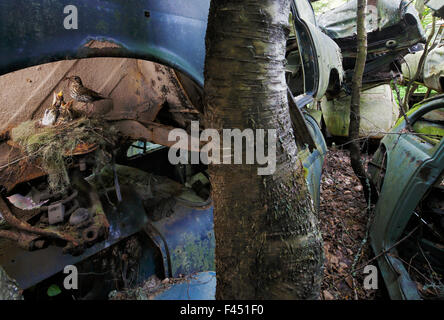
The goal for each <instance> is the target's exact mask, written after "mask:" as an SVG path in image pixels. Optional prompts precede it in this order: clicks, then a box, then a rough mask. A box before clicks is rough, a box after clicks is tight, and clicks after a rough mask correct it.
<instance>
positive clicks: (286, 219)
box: [205, 0, 324, 299]
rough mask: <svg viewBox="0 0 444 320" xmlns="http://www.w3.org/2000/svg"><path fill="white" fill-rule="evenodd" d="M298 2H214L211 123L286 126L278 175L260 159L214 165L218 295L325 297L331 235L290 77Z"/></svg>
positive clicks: (209, 47) (281, 130)
mask: <svg viewBox="0 0 444 320" xmlns="http://www.w3.org/2000/svg"><path fill="white" fill-rule="evenodd" d="M289 4H290V1H289V0H261V1H253V0H246V1H238V0H213V1H211V7H210V13H209V21H208V29H207V36H206V62H205V105H206V107H205V126H206V128H214V129H217V130H221V129H223V128H226V129H234V128H239V129H240V130H244V129H247V128H251V129H253V130H255V129H265V130H267V129H276V130H277V145H276V152H277V164H276V172H275V173H274V174H273V175H268V176H266V175H264V176H260V175H258V173H257V168H258V166H257V165H226V164H219V165H214V164H213V165H210V166H209V173H210V179H211V184H212V188H213V189H212V197H213V200H214V205H215V209H214V210H215V211H214V228H215V235H216V272H217V289H216V298H217V299H317V298H318V297H319V292H320V286H321V282H322V274H323V262H324V261H323V260H324V256H323V247H322V238H321V234H320V231H319V229H318V222H317V219H316V215H315V212H314V208H313V204H312V200H311V198H310V194H309V193H308V190H307V186H306V184H305V179H304V170H303V167H302V163H301V161H300V160H299V159H298V157H297V149H296V143H295V138H294V135H293V131H292V124H291V120H290V114H289V109H288V101H287V87H286V82H285V72H284V61H285V45H286V35H287V34H288V31H289V29H288V18H289V14H290V6H289ZM301 81H303V79H301ZM256 142H257V141H256ZM244 151H245V144H244ZM232 152H233V150H232Z"/></svg>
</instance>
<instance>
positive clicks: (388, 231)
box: [369, 95, 444, 300]
mask: <svg viewBox="0 0 444 320" xmlns="http://www.w3.org/2000/svg"><path fill="white" fill-rule="evenodd" d="M442 108H444V95H440V96H436V97H433V98H431V99H429V100H427V101H425V102H423V103H421V104H420V105H419V106H417V107H416V108H414V109H412V110H410V112H409V113H408V114H407V115H408V119H409V123H410V124H413V123H414V122H415V121H417V120H418V119H419V118H420V117H421V116H423V115H424V114H426V113H427V112H430V111H432V110H436V109H442ZM406 127H407V123H406V121H405V120H404V119H403V118H401V119H400V120H399V121H398V123H397V125H396V126H395V127H394V128H393V129H392V131H391V132H390V134H387V135H386V136H385V137H384V138H383V139H382V140H381V145H380V147H379V149H378V150H377V151H376V153H375V155H374V157H373V159H372V161H370V163H369V171H370V174H371V179H372V181H373V182H374V183H375V185H379V184H381V175H383V176H384V177H383V181H382V188H381V190H380V195H379V199H378V202H377V203H376V207H375V213H374V220H373V223H372V226H371V230H370V237H371V245H372V247H373V250H374V252H375V255H380V254H381V253H383V254H382V255H381V256H380V257H378V263H379V267H380V269H381V272H382V276H383V278H384V281H385V284H386V286H387V289H388V292H389V294H390V297H391V298H392V299H397V300H398V299H407V300H417V299H420V295H419V293H418V289H417V287H416V284H415V283H414V282H413V281H412V279H411V277H410V276H409V274H408V272H407V269H406V267H405V266H404V264H403V262H402V261H401V260H400V259H398V258H396V253H397V248H396V245H395V244H396V243H397V241H399V240H400V238H401V237H402V236H401V235H402V233H403V232H404V230H405V229H406V226H407V223H408V222H409V220H410V218H411V217H412V215H413V212H414V210H415V208H416V207H417V206H418V204H419V203H420V201H421V200H422V199H423V197H424V195H425V194H426V192H427V191H428V190H429V189H430V188H431V186H432V185H433V184H434V183H435V182H436V181H437V180H438V178H442V174H443V170H444V139H442V138H441V141H440V142H439V143H438V144H436V145H433V144H428V143H426V142H425V141H424V140H423V139H421V138H420V137H419V136H418V135H415V134H409V133H408V132H406V131H405V129H406Z"/></svg>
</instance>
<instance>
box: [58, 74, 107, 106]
mask: <svg viewBox="0 0 444 320" xmlns="http://www.w3.org/2000/svg"><path fill="white" fill-rule="evenodd" d="M65 79H67V80H69V84H68V86H69V93H70V95H71V97H72V98H73V99H74V100H76V101H79V102H86V103H91V102H94V101H98V100H103V99H109V98H107V97H104V96H102V95H101V94H100V93H97V92H95V91H93V90H91V89H89V88H87V87H84V86H83V83H82V80H81V79H80V77H78V76H71V77H66V78H65Z"/></svg>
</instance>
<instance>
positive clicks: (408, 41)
mask: <svg viewBox="0 0 444 320" xmlns="http://www.w3.org/2000/svg"><path fill="white" fill-rule="evenodd" d="M367 4H368V7H367V8H368V10H367V14H366V28H367V32H368V34H367V36H368V54H367V61H366V66H365V71H364V78H363V83H364V84H366V83H375V82H377V83H383V82H389V81H390V80H392V79H393V76H394V74H395V75H396V74H397V75H399V74H400V71H399V70H400V62H401V60H400V58H402V56H403V55H405V54H406V53H408V52H409V48H410V47H412V46H413V45H415V44H417V43H418V42H424V41H425V36H424V30H423V28H422V25H421V21H420V19H419V15H418V12H417V11H416V9H415V7H414V5H412V1H405V0H369V1H367ZM356 7H357V1H356V0H352V1H348V2H346V3H345V4H343V5H341V6H338V7H336V8H334V9H333V10H330V11H328V12H325V13H323V14H322V15H320V17H319V25H320V27H321V28H322V29H323V31H324V32H325V33H326V34H327V35H328V36H330V37H331V38H332V39H333V40H335V41H336V43H338V45H339V47H340V48H341V50H342V55H343V66H344V70H345V75H346V79H347V82H349V81H351V77H352V74H353V69H354V65H355V58H356Z"/></svg>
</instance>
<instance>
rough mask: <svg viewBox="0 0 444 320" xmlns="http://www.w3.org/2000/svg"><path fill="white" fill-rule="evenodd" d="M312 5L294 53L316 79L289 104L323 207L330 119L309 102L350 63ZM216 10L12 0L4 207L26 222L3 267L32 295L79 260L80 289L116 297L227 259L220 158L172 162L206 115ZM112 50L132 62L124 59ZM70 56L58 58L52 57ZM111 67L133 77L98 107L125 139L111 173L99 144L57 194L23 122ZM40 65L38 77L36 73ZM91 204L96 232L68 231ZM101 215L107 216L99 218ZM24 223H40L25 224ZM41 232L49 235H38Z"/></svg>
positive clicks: (119, 81) (7, 245)
mask: <svg viewBox="0 0 444 320" xmlns="http://www.w3.org/2000/svg"><path fill="white" fill-rule="evenodd" d="M303 2H306V1H297V2H293V3H292V16H293V19H294V20H293V23H294V26H293V27H294V30H295V34H294V38H293V39H292V40H290V42H289V44H288V48H289V49H288V50H287V53H288V54H292V53H293V52H296V54H292V61H293V63H294V64H295V65H294V68H293V70H296V69H297V70H298V71H299V72H300V73H299V78H297V77H293V78H294V79H297V80H299V82H302V81H300V80H301V79H303V80H304V81H303V84H304V86H302V87H293V88H292V86H290V88H291V90H289V102H290V107H291V108H292V120H293V121H294V122H296V123H297V124H298V126H296V127H297V128H299V130H300V131H297V130H296V131H295V135H296V136H297V138H298V139H297V140H298V142H299V156H300V157H301V160H302V162H303V165H304V167H305V168H306V181H307V185H308V187H309V191H310V193H311V195H312V198H313V200H314V203H315V205H317V206H318V205H319V190H320V177H321V171H322V164H323V158H324V154H325V152H326V144H325V141H324V139H323V136H322V133H321V131H320V128H319V125H318V124H317V123H316V121H315V120H314V119H313V118H312V117H311V116H310V115H308V114H305V113H303V112H302V111H301V109H302V108H303V107H304V106H305V105H306V104H308V103H310V102H311V101H313V99H314V98H317V97H321V96H323V95H324V94H325V93H326V92H331V93H334V92H335V91H337V90H339V89H340V83H341V80H342V73H343V72H342V67H341V59H340V54H339V49H338V47H337V45H335V43H334V42H333V41H331V40H329V39H328V37H326V36H325V35H324V34H322V33H321V32H320V30H318V28H317V27H316V26H315V23H314V21H312V19H313V16H312V12H311V13H310V12H308V13H307V11H306V9H304V8H303V7H301V5H303ZM67 5H74V6H76V7H77V9H78V19H79V23H80V25H81V27H79V29H76V30H69V29H65V28H63V19H64V13H63V9H64V7H65V6H67ZM305 5H308V6H310V4H309V3H308V2H307V3H305ZM21 8H26V10H22V9H21ZM306 8H308V7H307V6H306ZM310 8H311V7H310ZM208 10H209V0H193V1H189V0H174V1H154V0H145V1H131V2H128V1H124V0H92V1H88V2H85V1H80V0H72V1H71V0H70V1H64V0H51V1H46V2H29V1H25V0H18V1H17V0H14V1H12V0H0V21H1V22H0V35H1V37H0V44H1V45H0V57H1V59H0V74H2V75H4V76H3V77H6V78H2V80H3V81H1V80H0V82H1V83H3V86H2V88H1V90H2V93H3V92H4V93H5V94H4V95H3V96H2V98H4V99H6V98H7V97H9V98H8V99H9V100H8V101H9V102H10V103H11V104H7V105H6V106H4V107H3V106H2V108H4V110H5V111H6V112H5V114H6V115H8V116H7V118H5V119H4V123H2V126H3V127H2V132H3V133H2V135H1V139H0V140H1V141H0V148H1V152H0V155H1V156H0V160H1V164H0V185H1V186H2V190H1V202H0V205H1V207H0V211H1V213H2V214H3V218H5V219H4V220H6V222H7V223H2V224H0V229H1V230H4V231H11V230H9V229H10V226H11V224H12V225H14V226H15V227H17V228H19V231H18V232H17V230H15V233H14V236H11V237H9V238H8V240H2V241H1V245H0V248H1V249H0V265H1V266H2V267H3V268H4V269H5V270H6V272H7V273H8V274H9V275H10V276H11V277H12V278H14V279H15V280H16V281H17V282H18V284H19V287H20V288H21V289H26V290H25V297H30V298H33V297H34V298H35V297H37V296H39V295H40V294H43V295H45V294H46V293H47V291H46V289H48V287H50V286H51V285H53V284H54V283H57V284H59V287H60V288H61V287H62V285H61V282H60V281H62V280H61V279H62V275H63V274H62V271H63V268H64V267H65V266H66V265H76V266H77V267H78V268H79V270H80V271H81V272H83V273H84V276H82V278H81V279H80V280H79V281H80V286H81V287H82V288H81V290H79V291H78V293H76V294H77V298H79V299H95V298H103V297H106V294H107V292H106V293H104V290H105V291H106V290H108V291H109V290H110V289H111V288H114V289H116V288H117V289H119V288H127V287H129V286H134V285H136V284H137V283H140V281H141V280H143V279H147V278H149V277H150V276H153V275H157V276H158V277H159V278H168V277H180V276H182V275H184V274H190V273H194V272H201V271H211V270H214V269H215V267H214V232H213V207H212V203H211V198H210V197H209V193H210V185H209V181H208V176H207V174H206V167H205V166H203V165H200V164H199V165H171V164H170V163H169V161H168V158H167V155H168V147H170V146H172V144H173V142H170V141H168V133H169V132H170V131H171V130H172V129H174V128H183V129H186V130H189V128H190V123H191V121H193V120H198V119H199V117H200V115H201V113H202V112H203V107H202V101H203V100H202V87H203V67H204V57H205V32H206V24H207V16H208ZM49 17H50V18H49ZM326 43H328V45H327V46H326V45H325V44H326ZM329 46H330V47H331V50H329V49H328V47H329ZM87 58H94V59H87ZM110 58H125V60H123V61H119V62H118V63H115V61H114V62H113V61H111V60H110ZM128 58H129V60H128ZM132 58H134V59H139V60H131V59H132ZM78 59H83V60H78ZM62 60H63V62H60V63H59V65H58V66H57V67H56V68H52V67H51V65H52V64H50V63H51V62H56V61H62ZM142 60H144V61H142ZM107 66H113V67H112V68H111V70H112V72H111V73H112V74H119V73H122V72H123V73H124V75H123V76H121V77H110V78H109V80H110V81H107V82H106V83H104V84H103V86H102V87H101V90H100V91H102V92H106V93H107V94H109V96H110V97H111V98H112V101H109V100H108V101H105V102H103V104H97V109H96V110H95V111H94V112H95V113H96V116H100V118H101V119H102V120H104V121H107V122H109V123H112V125H113V127H114V129H116V130H117V132H118V133H119V136H121V137H124V138H125V139H124V140H121V141H119V143H117V145H116V146H115V147H114V148H113V150H111V151H110V152H109V153H105V159H102V160H104V161H105V165H103V166H101V167H100V168H99V169H100V170H98V169H96V167H95V166H94V165H95V164H96V163H97V162H98V157H99V155H98V154H97V153H96V151H97V150H98V149H97V150H95V149H94V148H86V149H85V148H83V149H82V150H81V151H79V152H78V153H76V154H71V155H70V156H71V157H72V163H71V166H70V167H69V170H68V174H69V176H70V177H71V179H72V181H76V184H74V183H73V186H72V188H71V189H70V193H68V194H66V195H58V194H57V195H55V194H52V193H51V192H50V190H48V186H47V173H46V172H44V170H42V169H41V167H39V165H38V163H28V162H26V161H24V160H25V157H24V156H23V153H21V151H20V149H18V148H17V146H16V145H14V143H11V139H10V138H11V131H10V130H11V128H14V127H16V126H17V125H19V124H20V123H23V122H26V121H27V120H29V119H31V120H36V119H39V118H40V117H41V116H42V114H43V111H44V108H45V106H47V105H48V103H49V100H48V99H50V96H51V93H52V91H58V90H61V91H63V90H65V91H66V83H64V82H63V81H61V79H62V77H64V76H66V75H67V74H68V73H72V72H76V73H79V74H81V75H82V77H84V78H86V79H87V80H88V83H94V77H96V76H97V74H99V73H100V70H101V69H102V70H103V69H104V70H107V71H108V70H109V69H107ZM96 67H98V68H97V69H96ZM25 68H30V69H25ZM32 68H35V69H32ZM31 69H32V70H31ZM30 70H31V71H32V72H34V75H35V78H32V77H31V78H32V79H29V78H28V77H27V75H29V72H30ZM14 71H15V72H14ZM49 71H51V72H49ZM27 72H28V73H27ZM296 73H297V72H296ZM296 73H295V74H296ZM304 75H305V76H304ZM301 77H302V78H301ZM17 79H23V80H24V83H25V84H26V85H25V84H23V87H22V88H23V89H21V90H15V91H14V90H13V88H9V85H10V84H12V83H15V82H14V81H16V80H17ZM36 79H37V80H36ZM43 84H44V85H43ZM48 84H49V85H48ZM46 85H48V87H46ZM26 86H28V87H26ZM26 88H27V89H26ZM14 94H17V101H16V102H15V103H17V105H15V104H14V101H15V99H14ZM27 95H30V96H32V97H33V98H32V99H29V96H27ZM11 96H12V98H11ZM23 96H25V99H24V100H23ZM26 97H28V98H26ZM35 97H39V99H38V103H36V101H37V100H35ZM20 101H22V102H23V103H21V102H20ZM8 105H9V107H8ZM23 105H25V106H27V107H26V108H21V106H23ZM2 121H3V120H2ZM298 135H299V136H298ZM189 152H195V150H192V149H190V150H189ZM106 154H108V155H109V158H107V157H106ZM6 197H8V199H9V200H7V198H6ZM11 197H12V198H11ZM31 200H32V201H31ZM22 202H24V203H25V204H26V206H28V208H29V204H31V205H30V207H31V210H25V209H23V207H22V206H21V205H22V204H23V203H22ZM43 202H45V203H44V204H42V205H41V203H43ZM36 204H38V206H36ZM51 205H57V208H56V212H57V213H58V214H59V215H60V214H61V215H62V217H61V220H62V221H63V222H62V223H60V222H59V224H57V223H55V224H54V225H49V224H50V223H49V219H48V218H49V213H50V206H51ZM79 208H80V209H83V210H82V211H83V212H85V209H86V210H87V211H88V210H89V211H92V212H94V213H95V214H94V215H93V218H94V219H93V220H94V221H95V222H94V223H96V222H97V225H94V226H95V229H94V230H93V229H91V230H89V227H88V229H83V227H81V226H79V227H77V226H75V227H72V226H71V227H68V225H69V224H68V223H67V220H68V216H66V215H65V213H66V212H70V214H71V215H72V212H75V211H74V210H77V209H79ZM98 212H99V213H100V214H101V215H100V216H101V217H103V218H104V220H100V221H96V219H95V217H97V216H98ZM14 217H16V218H17V219H18V220H19V221H17V220H14ZM4 220H3V219H1V221H2V222H4ZM8 224H9V226H8ZM23 226H25V227H26V228H25V229H26V230H23V229H20V227H23ZM42 226H43V227H42ZM57 226H61V227H60V228H59V229H60V230H61V231H60V232H61V233H60V234H59V233H57V234H56V235H59V236H60V235H62V236H65V235H66V234H69V235H71V234H72V235H73V237H75V240H76V241H77V242H79V241H78V240H79V239H80V242H81V245H78V243H75V241H71V242H70V241H66V239H64V238H62V237H58V238H57V237H55V235H54V234H49V237H48V233H47V232H48V230H52V229H54V228H56V229H57ZM65 226H67V227H65ZM97 228H98V229H97ZM72 229H74V231H72ZM42 230H43V231H44V232H46V233H43V234H42ZM70 230H71V231H72V232H71V231H70ZM12 231H14V230H12ZM62 231H63V232H62ZM32 232H39V233H38V234H37V235H33V236H32V237H24V235H26V234H28V233H31V234H32ZM70 232H71V233H70ZM3 234H6V233H3ZM79 237H80V238H79ZM67 242H68V245H67ZM69 243H71V244H69ZM111 271H112V272H111ZM91 273H93V274H96V275H97V274H99V275H100V276H98V277H95V276H91V275H89V274H91ZM115 274H118V275H119V279H120V280H119V281H117V282H116V281H115ZM105 284H106V285H105ZM48 292H49V291H48ZM63 294H65V293H63V292H62V293H61V295H63ZM104 294H105V295H104ZM68 297H70V294H69V295H68Z"/></svg>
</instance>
